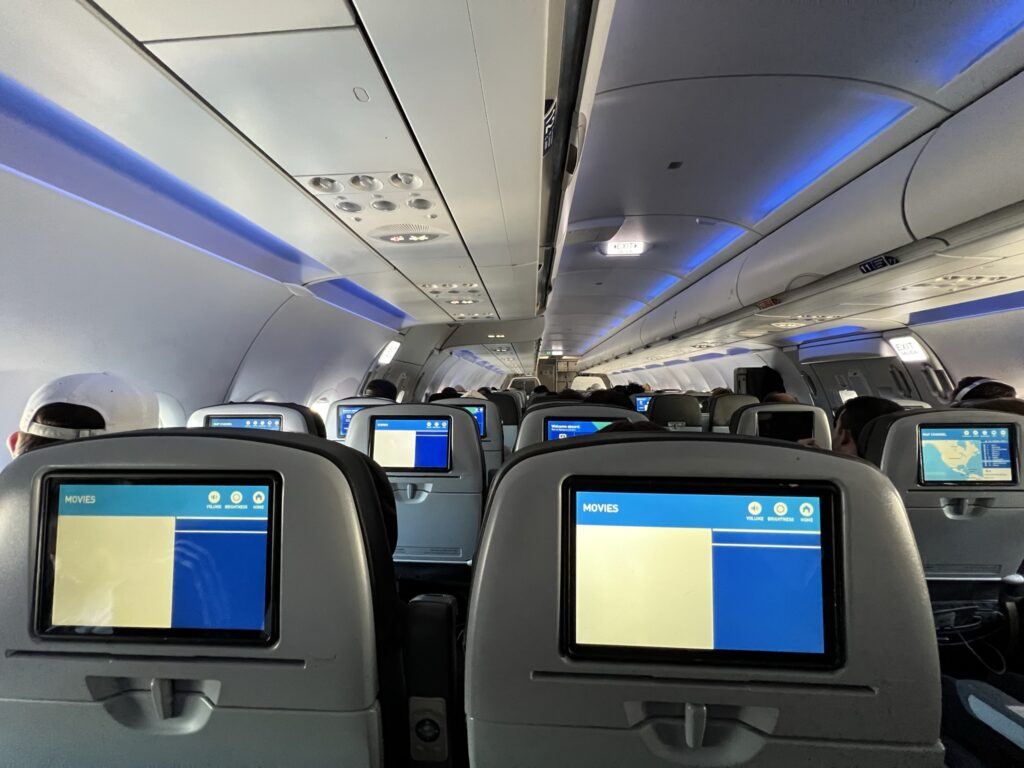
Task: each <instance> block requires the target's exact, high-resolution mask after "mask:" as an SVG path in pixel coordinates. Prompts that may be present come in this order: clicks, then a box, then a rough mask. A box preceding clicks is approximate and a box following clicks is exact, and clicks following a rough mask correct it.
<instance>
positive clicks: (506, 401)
mask: <svg viewBox="0 0 1024 768" xmlns="http://www.w3.org/2000/svg"><path fill="white" fill-rule="evenodd" d="M484 397H486V398H487V399H488V400H490V401H491V402H492V403H494V404H496V405H497V406H498V415H499V416H500V417H501V430H502V433H503V434H504V437H505V450H506V451H511V450H512V448H513V446H515V444H516V438H517V436H518V435H519V423H520V422H521V421H522V420H523V411H524V408H523V406H522V405H521V404H520V402H519V398H517V397H516V396H515V395H513V394H512V393H511V392H495V391H494V390H491V391H490V392H485V393H484Z"/></svg>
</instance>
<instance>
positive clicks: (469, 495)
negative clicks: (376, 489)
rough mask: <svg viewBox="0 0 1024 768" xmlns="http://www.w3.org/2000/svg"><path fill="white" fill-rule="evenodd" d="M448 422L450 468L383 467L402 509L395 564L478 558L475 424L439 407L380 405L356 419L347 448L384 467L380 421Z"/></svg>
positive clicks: (479, 453)
mask: <svg viewBox="0 0 1024 768" xmlns="http://www.w3.org/2000/svg"><path fill="white" fill-rule="evenodd" d="M441 417H444V418H447V419H450V427H451V431H450V441H451V454H450V468H449V469H448V470H445V471H420V470H416V469H412V468H400V469H388V467H387V466H385V467H384V470H385V472H386V473H387V476H388V480H389V482H390V483H391V488H392V490H393V491H394V494H395V503H396V505H397V507H398V546H397V547H396V548H395V560H396V561H398V562H410V563H463V564H465V563H470V562H472V561H473V557H474V555H475V553H476V544H477V536H478V534H479V531H480V518H481V515H482V510H483V492H484V483H485V479H486V473H485V469H484V458H483V448H482V446H481V445H480V432H479V430H478V429H477V423H476V419H474V418H473V417H472V416H471V415H470V414H469V412H468V411H465V410H463V409H462V408H459V407H455V406H451V405H438V404H437V403H430V404H423V403H408V404H404V405H403V404H392V405H382V406H380V407H375V408H368V409H366V410H363V411H359V412H358V413H357V414H355V415H354V416H353V417H352V421H351V423H350V424H349V428H348V436H347V437H346V438H345V443H346V445H348V446H349V447H351V448H355V449H356V450H357V451H360V452H361V453H364V454H366V455H367V456H370V457H371V458H374V460H375V461H378V463H382V461H383V460H382V458H381V455H380V452H379V451H378V452H376V453H377V456H376V457H375V455H374V454H375V451H374V424H375V423H376V421H377V420H385V421H386V420H388V419H396V418H405V419H411V420H420V421H428V422H429V421H437V420H438V419H440V418H441Z"/></svg>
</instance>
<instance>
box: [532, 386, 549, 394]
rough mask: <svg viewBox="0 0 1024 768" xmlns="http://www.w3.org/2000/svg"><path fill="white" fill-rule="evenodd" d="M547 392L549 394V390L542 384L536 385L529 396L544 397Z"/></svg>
mask: <svg viewBox="0 0 1024 768" xmlns="http://www.w3.org/2000/svg"><path fill="white" fill-rule="evenodd" d="M549 392H551V390H550V389H548V388H547V387H545V386H544V385H543V384H538V385H537V386H536V387H534V388H533V390H532V391H531V392H530V394H531V395H546V394H548V393H549Z"/></svg>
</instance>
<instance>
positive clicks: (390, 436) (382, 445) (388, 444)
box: [373, 429, 416, 469]
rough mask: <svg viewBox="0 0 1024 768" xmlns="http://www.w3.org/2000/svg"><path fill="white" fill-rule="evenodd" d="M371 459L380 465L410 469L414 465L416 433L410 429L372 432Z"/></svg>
mask: <svg viewBox="0 0 1024 768" xmlns="http://www.w3.org/2000/svg"><path fill="white" fill-rule="evenodd" d="M373 460H374V461H376V462H377V463H378V464H380V465H381V466H382V467H398V468H399V469H411V468H412V467H415V466H416V433H415V432H413V431H412V430H404V429H402V430H394V431H391V430H379V431H376V432H374V434H373Z"/></svg>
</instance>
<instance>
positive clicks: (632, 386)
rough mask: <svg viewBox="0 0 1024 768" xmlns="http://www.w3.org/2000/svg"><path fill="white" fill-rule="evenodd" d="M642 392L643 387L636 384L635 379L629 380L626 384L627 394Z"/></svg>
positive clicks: (640, 393) (639, 393)
mask: <svg viewBox="0 0 1024 768" xmlns="http://www.w3.org/2000/svg"><path fill="white" fill-rule="evenodd" d="M643 393H644V388H643V387H642V386H640V385H639V384H637V383H636V382H635V381H631V382H629V384H627V385H626V394H627V395H642V394H643Z"/></svg>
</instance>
